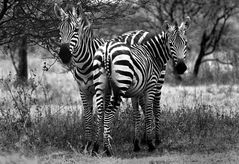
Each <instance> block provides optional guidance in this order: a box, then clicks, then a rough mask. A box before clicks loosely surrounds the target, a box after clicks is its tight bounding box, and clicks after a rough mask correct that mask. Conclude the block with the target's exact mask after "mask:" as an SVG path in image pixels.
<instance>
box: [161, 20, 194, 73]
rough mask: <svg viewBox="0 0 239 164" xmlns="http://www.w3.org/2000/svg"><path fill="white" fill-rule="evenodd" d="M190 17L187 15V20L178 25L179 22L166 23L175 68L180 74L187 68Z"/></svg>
mask: <svg viewBox="0 0 239 164" xmlns="http://www.w3.org/2000/svg"><path fill="white" fill-rule="evenodd" d="M189 21H190V18H189V17H187V20H186V21H185V22H182V23H181V25H180V26H178V24H177V22H175V24H174V25H168V24H167V23H166V27H165V28H166V33H167V36H168V44H169V48H170V52H171V56H172V58H173V63H174V66H175V70H176V72H177V73H178V74H183V73H184V72H185V71H186V70H187V66H186V64H185V58H186V55H187V49H188V47H187V38H186V35H185V32H186V30H187V29H188V27H189Z"/></svg>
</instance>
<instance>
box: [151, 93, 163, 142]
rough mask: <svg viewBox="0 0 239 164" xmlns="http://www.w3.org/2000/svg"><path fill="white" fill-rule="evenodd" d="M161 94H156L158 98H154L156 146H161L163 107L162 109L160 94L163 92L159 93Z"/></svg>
mask: <svg viewBox="0 0 239 164" xmlns="http://www.w3.org/2000/svg"><path fill="white" fill-rule="evenodd" d="M158 94H159V95H156V98H155V100H154V107H153V110H154V117H155V146H156V147H157V146H159V145H160V144H161V143H162V141H161V136H160V115H161V109H160V95H161V93H158Z"/></svg>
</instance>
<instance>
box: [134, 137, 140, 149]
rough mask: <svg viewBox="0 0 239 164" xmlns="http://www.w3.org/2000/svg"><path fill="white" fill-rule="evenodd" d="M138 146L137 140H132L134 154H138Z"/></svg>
mask: <svg viewBox="0 0 239 164" xmlns="http://www.w3.org/2000/svg"><path fill="white" fill-rule="evenodd" d="M139 151H140V146H139V140H137V139H136V140H134V152H139Z"/></svg>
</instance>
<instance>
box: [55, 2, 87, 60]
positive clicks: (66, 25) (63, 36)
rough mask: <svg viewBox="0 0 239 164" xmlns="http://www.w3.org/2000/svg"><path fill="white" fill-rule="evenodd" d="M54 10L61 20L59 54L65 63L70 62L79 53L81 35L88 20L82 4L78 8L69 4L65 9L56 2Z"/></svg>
mask: <svg viewBox="0 0 239 164" xmlns="http://www.w3.org/2000/svg"><path fill="white" fill-rule="evenodd" d="M54 10H55V14H56V16H57V17H58V18H59V19H60V20H61V23H60V25H59V31H60V40H61V47H60V52H59V54H58V55H59V57H60V59H61V60H62V62H63V63H64V64H69V63H70V62H71V59H72V57H73V55H74V54H76V53H77V52H76V51H77V50H78V48H77V46H78V44H79V43H78V42H79V41H80V40H79V36H80V35H81V34H82V30H83V26H86V25H85V24H86V23H85V22H87V21H88V20H87V21H86V18H85V16H84V14H83V12H82V11H83V10H82V8H81V6H80V5H78V8H77V9H76V8H75V7H74V6H67V7H66V11H64V10H63V9H62V8H61V7H59V6H58V5H57V4H55V6H54ZM87 23H88V22H87Z"/></svg>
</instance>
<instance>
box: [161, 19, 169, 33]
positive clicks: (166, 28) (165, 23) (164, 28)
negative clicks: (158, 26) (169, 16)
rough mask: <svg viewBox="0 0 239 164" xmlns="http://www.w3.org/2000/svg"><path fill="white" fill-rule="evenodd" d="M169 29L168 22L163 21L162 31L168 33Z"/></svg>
mask: <svg viewBox="0 0 239 164" xmlns="http://www.w3.org/2000/svg"><path fill="white" fill-rule="evenodd" d="M169 28H170V25H169V24H168V21H164V23H163V31H165V32H168V31H169Z"/></svg>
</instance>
